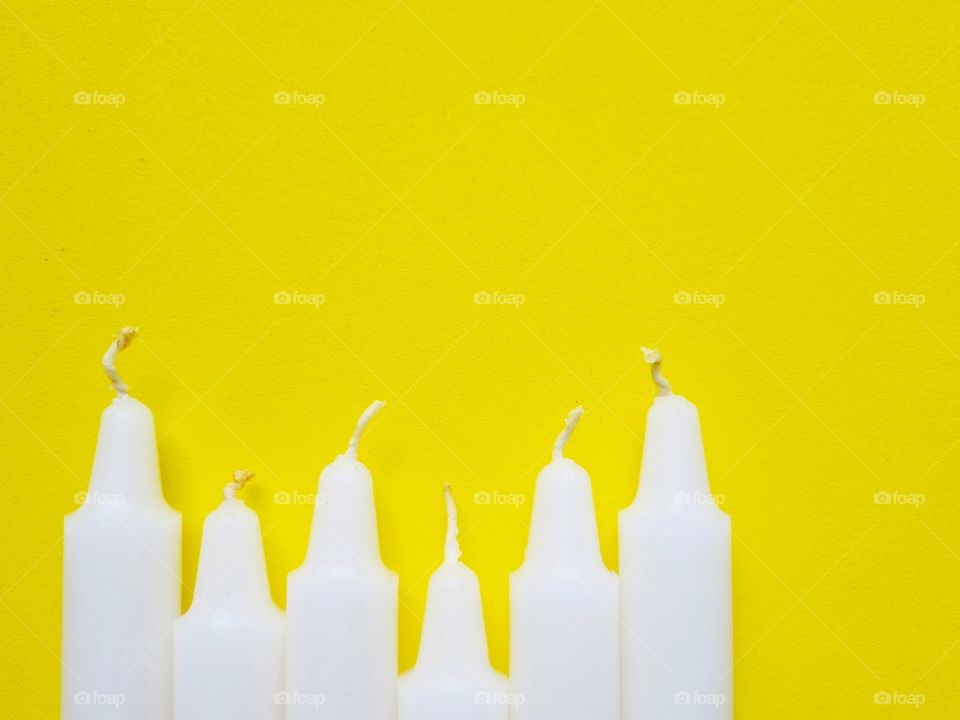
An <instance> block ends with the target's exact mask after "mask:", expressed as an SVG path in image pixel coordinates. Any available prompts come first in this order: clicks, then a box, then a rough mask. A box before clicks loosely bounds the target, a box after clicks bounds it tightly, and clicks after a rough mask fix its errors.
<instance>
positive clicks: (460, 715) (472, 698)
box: [399, 485, 509, 720]
mask: <svg viewBox="0 0 960 720" xmlns="http://www.w3.org/2000/svg"><path fill="white" fill-rule="evenodd" d="M444 494H445V496H446V501H447V540H446V543H445V545H444V553H443V555H444V557H443V563H442V564H441V565H440V567H439V568H437V570H436V571H435V572H434V573H433V575H431V576H430V585H429V587H428V588H427V607H426V611H425V612H424V617H423V632H422V633H421V637H420V652H419V654H418V655H417V664H416V665H415V666H414V667H413V669H412V670H410V671H409V672H407V673H405V674H404V675H402V676H401V677H400V688H399V690H400V695H399V697H400V720H507V718H508V717H509V706H508V705H507V699H508V695H507V692H508V685H507V678H506V677H505V676H503V675H501V674H500V673H498V672H496V671H495V670H494V669H493V668H492V667H490V656H489V652H488V650H487V635H486V630H485V629H484V623H483V608H482V606H481V604H480V582H479V581H478V580H477V576H476V575H475V574H474V573H473V571H472V570H471V569H470V568H468V567H467V566H466V565H464V564H463V563H462V562H460V544H459V542H458V540H457V533H458V530H457V510H456V506H455V505H454V501H453V494H452V493H451V491H450V486H449V485H447V486H446V487H445V488H444Z"/></svg>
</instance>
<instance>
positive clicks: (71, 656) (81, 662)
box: [61, 328, 180, 720]
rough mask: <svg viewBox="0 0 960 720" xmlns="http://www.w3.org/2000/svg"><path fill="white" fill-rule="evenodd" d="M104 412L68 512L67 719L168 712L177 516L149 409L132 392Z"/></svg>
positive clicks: (120, 388) (123, 339)
mask: <svg viewBox="0 0 960 720" xmlns="http://www.w3.org/2000/svg"><path fill="white" fill-rule="evenodd" d="M135 335H136V329H134V328H124V329H123V330H122V331H121V332H120V335H119V337H118V338H117V340H116V341H115V342H113V343H111V344H110V347H109V349H108V350H107V352H106V354H105V355H104V357H103V368H104V370H105V371H106V373H107V376H108V377H109V378H110V380H111V382H112V383H113V386H114V388H115V389H116V392H117V397H116V398H114V400H113V402H112V403H111V404H110V406H109V407H107V408H106V409H105V410H104V411H103V415H102V416H101V419H100V434H99V436H98V438H97V450H96V454H95V456H94V460H93V471H92V473H91V475H90V485H89V489H88V492H87V496H86V500H85V502H84V504H83V505H82V506H81V507H80V508H78V509H77V510H76V511H74V512H72V513H70V514H69V515H67V516H66V518H65V519H64V533H63V627H62V660H63V661H62V677H61V718H63V719H64V720H100V719H101V718H108V717H109V718H122V719H129V720H169V719H170V717H171V711H172V677H173V662H172V658H173V643H172V632H171V631H172V629H173V623H174V621H175V620H176V619H177V616H178V615H179V614H180V514H179V513H177V512H175V511H174V510H173V509H171V508H170V506H169V505H167V503H166V501H165V500H164V498H163V491H162V489H161V486H160V469H159V463H158V461H157V445H156V438H155V434H154V427H153V415H152V414H151V413H150V410H149V409H147V407H146V406H145V405H144V404H143V403H141V402H139V401H138V400H134V399H133V398H132V397H130V396H129V394H128V389H127V385H126V383H124V382H123V380H122V379H121V378H120V376H119V374H118V373H117V369H116V359H117V353H118V352H119V351H121V350H123V349H124V348H126V347H127V346H128V345H129V344H130V343H131V342H132V340H133V338H134V336H135Z"/></svg>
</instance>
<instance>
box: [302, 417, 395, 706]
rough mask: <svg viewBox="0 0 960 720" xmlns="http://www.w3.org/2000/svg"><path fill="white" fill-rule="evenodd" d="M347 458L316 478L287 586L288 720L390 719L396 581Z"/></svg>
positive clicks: (354, 463) (354, 465)
mask: <svg viewBox="0 0 960 720" xmlns="http://www.w3.org/2000/svg"><path fill="white" fill-rule="evenodd" d="M382 406H383V403H381V402H375V403H373V405H371V406H370V407H369V408H367V410H366V412H364V414H363V416H362V417H361V418H360V421H359V422H358V423H357V428H356V431H355V432H354V434H353V439H352V440H351V441H350V445H349V447H348V448H347V450H346V452H345V453H343V454H342V455H338V456H337V458H336V459H335V460H334V461H333V462H332V463H331V464H330V465H328V466H327V467H326V468H325V469H324V470H323V472H322V473H321V475H320V482H319V487H318V490H317V504H316V506H315V508H314V513H313V525H312V527H311V529H310V542H309V545H308V547H307V557H306V560H304V563H303V565H301V566H300V567H299V568H297V569H296V570H294V571H293V572H292V573H290V576H289V578H288V581H287V692H288V702H289V705H288V706H287V718H288V720H307V719H308V718H309V719H311V720H314V719H316V718H325V719H326V718H329V719H331V720H333V719H334V718H335V719H336V720H394V718H395V716H396V712H397V621H398V613H397V603H398V596H397V576H396V574H395V573H393V572H392V571H390V570H388V569H387V567H386V566H385V565H384V564H383V560H381V558H380V542H379V538H378V534H377V517H376V509H375V506H374V500H373V478H372V477H371V476H370V471H369V470H367V468H366V466H365V465H364V464H363V463H361V462H360V461H359V460H357V444H358V442H359V439H360V434H361V433H362V432H363V429H364V427H365V426H366V424H367V422H369V420H370V418H372V417H373V415H374V414H375V413H376V412H377V411H378V410H379V409H380V408H381V407H382Z"/></svg>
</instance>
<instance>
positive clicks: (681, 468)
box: [620, 349, 733, 720]
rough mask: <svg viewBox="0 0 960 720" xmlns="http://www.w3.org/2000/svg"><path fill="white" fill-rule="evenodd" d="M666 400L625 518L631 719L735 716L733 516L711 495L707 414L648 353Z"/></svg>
mask: <svg viewBox="0 0 960 720" xmlns="http://www.w3.org/2000/svg"><path fill="white" fill-rule="evenodd" d="M644 352H645V354H646V355H647V361H648V362H649V363H650V364H651V371H652V374H653V379H654V382H655V384H656V386H657V388H658V394H657V397H656V399H655V400H654V402H653V406H652V407H651V408H650V411H649V412H648V413H647V431H646V437H645V439H644V445H643V464H642V467H641V471H640V487H639V490H638V491H637V497H636V499H635V500H634V502H633V504H632V505H631V506H630V507H628V508H626V509H624V510H623V511H621V513H620V584H621V591H622V594H621V603H620V607H621V618H622V625H623V635H622V643H623V655H622V657H623V717H624V720H648V719H649V718H656V719H657V720H674V719H675V718H676V719H679V718H684V719H686V718H700V719H701V720H707V719H709V720H729V719H730V718H732V717H733V696H732V690H733V682H732V671H733V651H732V614H731V609H732V600H731V595H732V586H731V565H730V517H729V516H728V515H727V514H726V513H724V512H723V511H722V510H720V508H719V507H717V505H716V503H715V502H714V500H713V497H712V496H711V494H710V484H709V481H708V479H707V466H706V460H705V458H704V452H703V441H702V439H701V435H700V420H699V417H698V414H697V408H696V407H695V406H694V405H693V404H692V403H691V402H690V401H688V400H687V399H686V398H684V397H681V396H679V395H674V394H673V393H672V391H671V389H670V385H669V383H667V381H666V380H665V379H664V378H663V375H662V374H661V373H660V362H661V358H660V354H659V353H658V352H657V351H653V350H646V349H645V350H644Z"/></svg>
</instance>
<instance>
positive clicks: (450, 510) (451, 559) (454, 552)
mask: <svg viewBox="0 0 960 720" xmlns="http://www.w3.org/2000/svg"><path fill="white" fill-rule="evenodd" d="M443 496H444V498H445V499H446V501H447V539H446V542H445V543H444V545H443V561H444V562H445V563H455V562H457V560H459V559H460V555H461V553H460V543H459V541H458V540H457V536H458V535H459V534H460V528H459V527H457V505H456V503H455V502H454V501H453V491H452V490H451V489H450V483H447V484H446V485H444V486H443Z"/></svg>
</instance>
